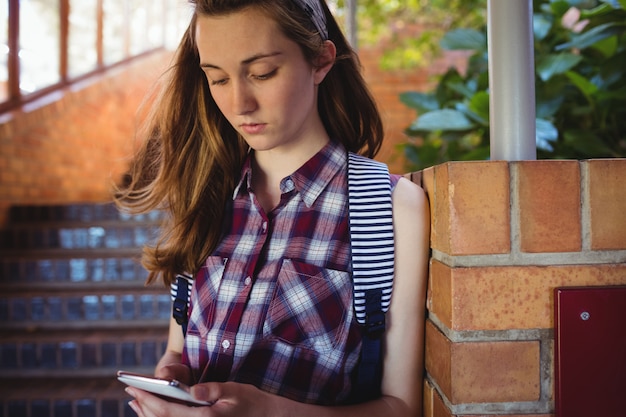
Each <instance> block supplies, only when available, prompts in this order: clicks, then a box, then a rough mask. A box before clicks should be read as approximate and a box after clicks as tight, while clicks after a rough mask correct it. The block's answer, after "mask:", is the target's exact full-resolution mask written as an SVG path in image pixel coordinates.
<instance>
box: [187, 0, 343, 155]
mask: <svg viewBox="0 0 626 417" xmlns="http://www.w3.org/2000/svg"><path fill="white" fill-rule="evenodd" d="M196 42H197V46H198V52H199V55H200V66H201V67H202V69H203V70H204V72H205V74H206V78H207V81H208V83H209V88H210V91H211V95H212V96H213V99H214V100H215V102H216V104H217V106H218V107H219V109H220V110H221V111H222V113H223V114H224V116H225V117H226V119H227V120H228V121H229V122H230V124H231V125H232V126H233V127H234V128H235V129H236V130H237V131H238V132H239V133H240V134H241V135H242V136H243V138H244V139H245V140H246V142H247V143H248V145H249V146H250V147H252V148H253V149H255V150H256V151H266V150H281V151H289V150H292V149H295V147H297V146H298V145H299V144H303V143H311V141H318V142H319V141H326V140H327V134H326V132H325V131H324V129H323V125H322V123H321V120H320V118H319V114H318V112H317V86H318V84H319V83H320V82H322V80H323V79H324V76H325V75H326V73H327V72H328V71H329V70H330V67H332V60H333V58H334V47H333V46H332V44H331V47H330V48H331V49H332V51H331V54H332V57H331V58H330V59H329V60H327V61H330V63H329V64H327V65H326V66H324V65H322V66H320V67H319V68H314V67H313V66H312V65H311V64H309V63H308V62H307V61H306V60H305V58H304V55H303V53H302V51H301V49H300V47H299V45H298V44H297V43H295V42H294V41H292V40H290V39H288V38H287V37H285V35H284V34H283V33H282V31H281V30H280V28H279V27H278V25H277V23H276V22H275V21H274V20H273V19H270V18H268V17H267V16H266V15H265V14H263V13H262V12H261V11H259V10H257V9H256V8H254V7H252V8H247V9H244V10H242V11H239V12H236V13H232V14H227V15H224V16H202V15H199V16H198V19H197V25H196ZM327 49H328V48H327ZM320 129H321V131H320ZM320 135H321V136H323V137H322V138H320V137H319V136H320Z"/></svg>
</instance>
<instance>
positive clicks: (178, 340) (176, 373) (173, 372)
mask: <svg viewBox="0 0 626 417" xmlns="http://www.w3.org/2000/svg"><path fill="white" fill-rule="evenodd" d="M184 342H185V339H184V337H183V331H182V329H181V326H180V325H179V324H178V323H176V320H174V319H173V318H170V327H169V334H168V337H167V347H166V349H165V353H164V354H163V356H162V357H161V359H160V360H159V362H158V363H157V366H156V369H155V370H154V375H155V376H157V377H159V378H172V379H177V380H179V381H181V382H184V383H186V384H189V383H191V373H190V371H189V368H188V367H186V366H184V365H182V364H181V363H180V361H181V357H182V353H183V345H184Z"/></svg>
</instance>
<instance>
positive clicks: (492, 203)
mask: <svg viewBox="0 0 626 417" xmlns="http://www.w3.org/2000/svg"><path fill="white" fill-rule="evenodd" d="M435 222H436V223H435V229H436V234H437V239H436V241H433V249H438V250H441V251H442V252H444V253H447V254H450V255H479V254H503V253H509V252H510V247H511V234H510V230H511V229H510V202H509V170H508V163H507V162H504V161H489V162H484V161H472V162H449V163H446V164H443V165H439V166H437V167H435Z"/></svg>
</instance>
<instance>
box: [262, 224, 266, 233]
mask: <svg viewBox="0 0 626 417" xmlns="http://www.w3.org/2000/svg"><path fill="white" fill-rule="evenodd" d="M261 230H262V231H263V233H265V232H267V222H263V224H262V225H261Z"/></svg>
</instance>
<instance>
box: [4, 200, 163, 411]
mask: <svg viewBox="0 0 626 417" xmlns="http://www.w3.org/2000/svg"><path fill="white" fill-rule="evenodd" d="M158 226H159V217H158V215H157V214H149V215H144V216H134V217H131V216H127V215H124V214H122V213H120V212H119V211H118V210H117V209H116V208H115V207H114V206H113V205H112V204H94V205H72V206H51V207H34V206H28V207H16V208H14V209H12V211H11V214H10V220H9V226H8V227H7V228H5V229H4V230H0V417H122V416H134V415H135V414H134V413H133V412H132V410H131V409H130V407H129V406H128V405H127V403H128V401H129V399H130V398H129V397H128V396H127V395H126V393H125V392H124V385H123V384H122V383H120V382H118V381H117V380H116V378H115V374H116V372H117V370H118V369H124V370H129V371H134V372H140V373H147V374H152V373H153V371H154V366H155V365H156V362H157V361H158V359H159V358H160V357H161V355H162V353H163V352H164V349H165V345H166V340H167V326H168V323H169V317H170V314H171V313H170V311H171V301H170V298H169V291H168V290H167V289H166V288H164V287H163V286H162V285H159V284H157V285H151V286H149V287H146V286H145V285H144V281H145V278H146V275H147V274H146V272H145V270H143V268H142V267H141V265H140V264H139V262H138V259H139V256H140V254H141V246H142V245H143V244H144V243H146V242H148V241H149V240H150V239H151V238H153V237H154V235H155V231H156V229H157V228H158Z"/></svg>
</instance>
